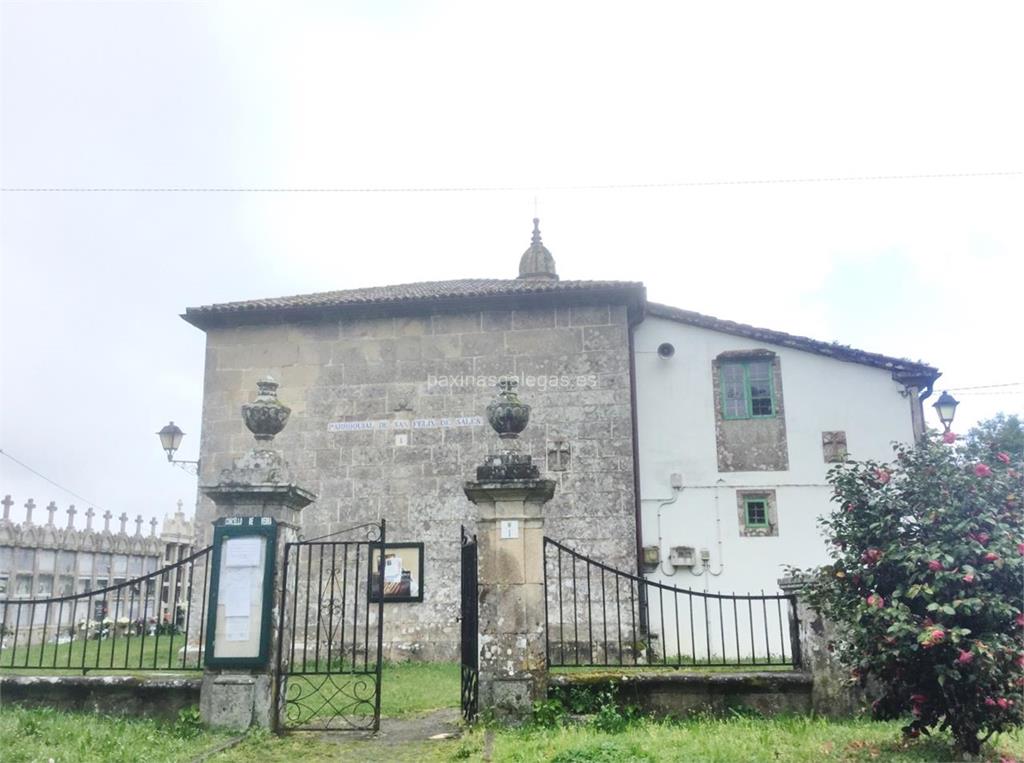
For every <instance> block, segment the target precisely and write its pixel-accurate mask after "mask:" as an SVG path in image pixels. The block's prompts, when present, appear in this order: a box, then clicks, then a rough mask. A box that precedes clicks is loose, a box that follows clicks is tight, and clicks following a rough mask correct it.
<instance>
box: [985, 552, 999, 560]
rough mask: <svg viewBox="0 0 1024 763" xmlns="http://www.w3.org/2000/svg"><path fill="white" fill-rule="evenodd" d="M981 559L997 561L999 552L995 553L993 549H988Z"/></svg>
mask: <svg viewBox="0 0 1024 763" xmlns="http://www.w3.org/2000/svg"><path fill="white" fill-rule="evenodd" d="M982 559H984V560H985V561H986V562H998V561H999V554H997V553H996V552H995V551H989V552H988V553H987V554H985V556H983V557H982Z"/></svg>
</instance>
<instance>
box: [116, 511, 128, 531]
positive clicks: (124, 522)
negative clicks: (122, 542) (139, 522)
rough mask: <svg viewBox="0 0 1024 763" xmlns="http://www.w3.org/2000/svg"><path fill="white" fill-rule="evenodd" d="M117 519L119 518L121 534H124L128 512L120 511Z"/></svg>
mask: <svg viewBox="0 0 1024 763" xmlns="http://www.w3.org/2000/svg"><path fill="white" fill-rule="evenodd" d="M118 519H119V520H121V535H124V528H125V525H127V524H128V512H126V511H122V512H121V516H119V517H118Z"/></svg>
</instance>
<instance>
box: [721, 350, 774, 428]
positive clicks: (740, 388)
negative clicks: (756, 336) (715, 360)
mask: <svg viewBox="0 0 1024 763" xmlns="http://www.w3.org/2000/svg"><path fill="white" fill-rule="evenodd" d="M772 375H773V374H772V361H771V360H742V361H727V362H724V363H722V365H721V368H720V376H721V384H722V416H723V418H726V419H756V418H770V417H772V416H774V415H775V411H776V404H775V384H774V383H773V381H772Z"/></svg>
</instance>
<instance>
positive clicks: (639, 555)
mask: <svg viewBox="0 0 1024 763" xmlns="http://www.w3.org/2000/svg"><path fill="white" fill-rule="evenodd" d="M627 316H628V318H627V319H628V320H629V416H630V425H631V427H632V433H633V502H634V512H635V522H636V572H637V575H638V576H639V577H640V578H641V579H643V577H644V567H643V558H644V541H643V535H642V527H643V525H642V524H641V523H642V520H643V508H642V506H641V503H640V438H639V426H638V425H637V415H636V345H635V342H634V340H635V336H634V334H635V332H636V326H637V324H638V323H639V322H640V321H642V320H643V312H642V308H641V311H640V315H639V316H638V317H636V316H634V315H633V314H632V311H628V312H627ZM638 598H639V600H640V601H639V602H638V603H639V605H640V631H641V632H642V633H646V632H647V587H646V586H640V587H639V597H638Z"/></svg>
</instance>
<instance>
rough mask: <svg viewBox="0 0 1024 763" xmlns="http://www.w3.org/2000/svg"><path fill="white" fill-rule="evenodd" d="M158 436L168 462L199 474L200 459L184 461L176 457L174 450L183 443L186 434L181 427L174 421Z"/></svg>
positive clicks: (193, 473) (190, 472) (195, 474)
mask: <svg viewBox="0 0 1024 763" xmlns="http://www.w3.org/2000/svg"><path fill="white" fill-rule="evenodd" d="M156 435H157V437H159V438H160V447H161V448H163V449H164V451H166V453H167V461H168V463H171V464H174V465H175V466H177V467H178V468H180V469H183V470H184V471H186V472H188V473H189V474H192V475H194V476H198V474H199V462H198V461H183V460H177V459H175V458H174V452H175V451H176V450H177V449H178V447H179V446H180V445H181V438H182V437H184V436H185V433H184V432H182V431H181V427H179V426H178V425H177V424H175V423H174V422H173V421H172V422H171V423H170V424H168V425H167V426H165V427H164V428H163V429H161V430H160V431H159V432H157V433H156Z"/></svg>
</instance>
